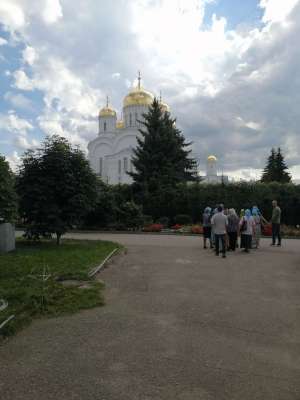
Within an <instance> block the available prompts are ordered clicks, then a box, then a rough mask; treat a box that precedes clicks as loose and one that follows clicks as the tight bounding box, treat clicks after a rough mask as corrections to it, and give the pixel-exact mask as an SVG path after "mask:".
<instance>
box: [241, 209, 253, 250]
mask: <svg viewBox="0 0 300 400" xmlns="http://www.w3.org/2000/svg"><path fill="white" fill-rule="evenodd" d="M254 229H255V222H254V219H253V217H252V215H251V211H250V210H249V209H247V210H245V215H244V216H243V217H242V218H241V220H240V224H239V230H240V233H241V248H243V249H244V251H245V252H246V253H249V250H250V249H251V242H252V237H253V236H254V235H255V230H254Z"/></svg>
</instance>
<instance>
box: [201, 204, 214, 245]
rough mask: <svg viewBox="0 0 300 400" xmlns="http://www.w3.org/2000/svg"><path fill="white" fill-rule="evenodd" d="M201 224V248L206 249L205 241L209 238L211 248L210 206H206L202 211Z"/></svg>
mask: <svg viewBox="0 0 300 400" xmlns="http://www.w3.org/2000/svg"><path fill="white" fill-rule="evenodd" d="M202 226H203V248H204V249H207V247H206V242H207V239H208V240H209V244H210V248H212V247H213V246H212V240H211V208H210V207H206V208H205V210H204V213H203V219H202Z"/></svg>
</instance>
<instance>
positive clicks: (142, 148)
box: [130, 99, 197, 218]
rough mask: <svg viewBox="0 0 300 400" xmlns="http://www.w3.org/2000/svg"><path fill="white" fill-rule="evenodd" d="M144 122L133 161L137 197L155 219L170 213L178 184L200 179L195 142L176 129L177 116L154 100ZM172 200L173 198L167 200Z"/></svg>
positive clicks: (145, 211) (147, 212)
mask: <svg viewBox="0 0 300 400" xmlns="http://www.w3.org/2000/svg"><path fill="white" fill-rule="evenodd" d="M143 117H144V121H141V124H142V125H143V128H142V129H140V130H139V131H140V133H141V135H142V137H141V138H137V141H138V146H137V148H136V149H135V150H134V156H133V159H132V163H133V166H134V172H131V173H130V175H131V176H132V178H133V180H134V191H135V193H136V199H137V201H138V202H140V203H142V204H143V207H144V213H146V214H150V215H152V217H154V218H158V217H159V216H162V215H163V216H166V210H167V209H168V207H167V204H165V203H166V202H167V201H168V202H169V200H170V199H171V198H173V197H174V189H175V187H176V185H177V184H179V183H185V182H188V181H195V180H196V179H197V172H196V166H197V164H196V161H195V160H194V159H192V158H191V157H190V153H191V150H188V149H187V147H188V146H190V145H191V143H188V142H186V141H185V138H184V136H183V134H182V133H181V131H180V130H179V129H177V128H176V125H175V119H172V118H171V117H170V114H169V113H168V112H164V111H163V110H162V109H161V105H160V102H159V101H158V100H157V99H154V101H153V103H152V105H151V106H150V108H149V111H148V113H147V114H144V115H143ZM167 199H169V200H167Z"/></svg>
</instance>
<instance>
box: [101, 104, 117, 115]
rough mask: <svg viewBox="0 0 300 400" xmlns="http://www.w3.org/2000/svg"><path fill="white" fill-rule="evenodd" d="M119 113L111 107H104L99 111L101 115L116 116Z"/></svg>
mask: <svg viewBox="0 0 300 400" xmlns="http://www.w3.org/2000/svg"><path fill="white" fill-rule="evenodd" d="M116 116H117V113H116V112H115V110H114V109H113V108H111V107H108V106H106V107H103V108H102V109H101V110H100V112H99V117H116Z"/></svg>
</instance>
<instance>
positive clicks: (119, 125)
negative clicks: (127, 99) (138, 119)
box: [116, 120, 125, 129]
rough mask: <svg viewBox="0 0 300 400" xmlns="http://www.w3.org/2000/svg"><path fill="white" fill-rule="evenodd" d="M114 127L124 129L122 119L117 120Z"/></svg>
mask: <svg viewBox="0 0 300 400" xmlns="http://www.w3.org/2000/svg"><path fill="white" fill-rule="evenodd" d="M116 127H117V129H124V128H125V124H124V121H122V120H120V121H118V122H117V125H116Z"/></svg>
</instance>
